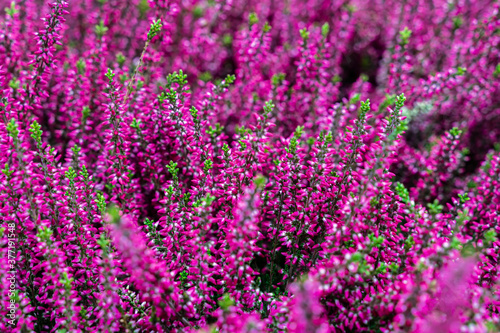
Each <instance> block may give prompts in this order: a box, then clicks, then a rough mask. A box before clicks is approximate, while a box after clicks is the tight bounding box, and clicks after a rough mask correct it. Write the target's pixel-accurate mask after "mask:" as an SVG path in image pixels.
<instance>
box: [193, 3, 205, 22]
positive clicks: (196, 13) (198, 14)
mask: <svg viewBox="0 0 500 333" xmlns="http://www.w3.org/2000/svg"><path fill="white" fill-rule="evenodd" d="M202 16H203V8H201V7H200V6H195V7H194V8H193V17H194V19H199V18H200V17H202Z"/></svg>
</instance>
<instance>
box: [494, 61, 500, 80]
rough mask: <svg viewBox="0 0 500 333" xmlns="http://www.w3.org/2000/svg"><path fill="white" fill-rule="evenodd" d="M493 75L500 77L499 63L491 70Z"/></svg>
mask: <svg viewBox="0 0 500 333" xmlns="http://www.w3.org/2000/svg"><path fill="white" fill-rule="evenodd" d="M493 75H494V76H495V77H496V78H498V77H500V63H498V64H497V66H496V67H495V71H494V72H493Z"/></svg>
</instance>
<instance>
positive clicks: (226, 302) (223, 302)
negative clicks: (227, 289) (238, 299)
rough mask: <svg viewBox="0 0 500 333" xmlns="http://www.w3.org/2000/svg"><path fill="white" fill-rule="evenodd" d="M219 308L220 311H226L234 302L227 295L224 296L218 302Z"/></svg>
mask: <svg viewBox="0 0 500 333" xmlns="http://www.w3.org/2000/svg"><path fill="white" fill-rule="evenodd" d="M218 303H219V306H220V307H221V309H222V310H224V311H225V310H228V309H229V307H231V306H233V305H234V301H233V300H232V299H231V297H230V296H229V294H224V296H222V298H221V299H220V300H219V302H218Z"/></svg>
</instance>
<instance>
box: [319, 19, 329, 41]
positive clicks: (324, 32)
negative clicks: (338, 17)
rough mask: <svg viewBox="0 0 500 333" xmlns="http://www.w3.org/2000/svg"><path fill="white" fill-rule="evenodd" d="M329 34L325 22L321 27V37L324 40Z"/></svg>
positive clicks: (327, 25)
mask: <svg viewBox="0 0 500 333" xmlns="http://www.w3.org/2000/svg"><path fill="white" fill-rule="evenodd" d="M329 32H330V25H329V24H328V22H326V23H325V24H323V25H322V26H321V35H322V36H323V38H326V37H327V36H328V33H329Z"/></svg>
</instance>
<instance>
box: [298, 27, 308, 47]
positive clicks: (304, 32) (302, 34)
mask: <svg viewBox="0 0 500 333" xmlns="http://www.w3.org/2000/svg"><path fill="white" fill-rule="evenodd" d="M309 35H310V33H309V31H307V29H305V28H304V29H300V37H302V40H303V41H304V43H305V42H307V41H308V40H309Z"/></svg>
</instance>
